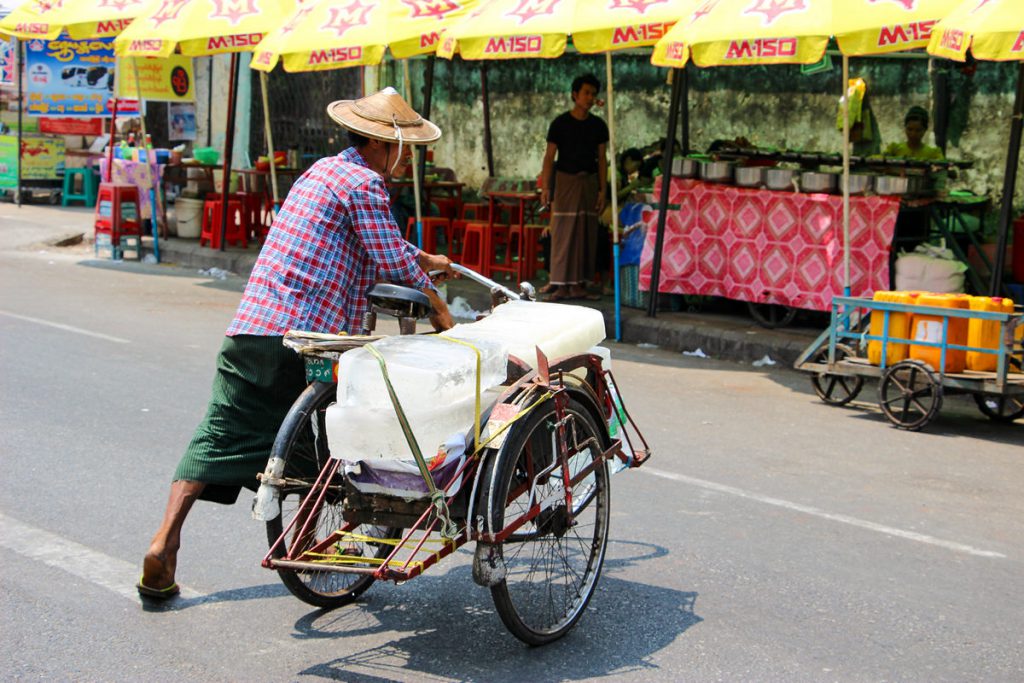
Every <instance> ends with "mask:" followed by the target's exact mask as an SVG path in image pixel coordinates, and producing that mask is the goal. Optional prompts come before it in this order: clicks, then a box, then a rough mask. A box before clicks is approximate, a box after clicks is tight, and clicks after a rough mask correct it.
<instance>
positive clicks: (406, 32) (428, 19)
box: [252, 0, 478, 71]
mask: <svg viewBox="0 0 1024 683" xmlns="http://www.w3.org/2000/svg"><path fill="white" fill-rule="evenodd" d="M477 2H478V0H448V1H446V2H438V1H437V0H384V1H383V2H377V3H372V2H370V1H369V0H343V1H342V2H338V0H318V1H316V2H312V3H306V4H304V5H302V6H300V7H299V8H297V9H296V10H295V12H294V13H293V14H292V15H291V16H290V17H289V18H288V19H287V20H286V21H284V22H283V23H282V24H281V25H280V26H279V27H278V28H276V29H274V30H273V31H271V32H270V33H269V34H267V36H266V37H265V38H264V39H263V40H262V41H261V42H260V44H259V45H257V46H256V49H255V50H254V56H253V61H252V68H254V69H259V70H260V71H271V70H273V68H274V66H275V65H276V64H277V63H278V61H281V62H282V63H283V65H284V70H285V71H320V70H325V69H336V68H341V67H350V66H365V65H374V64H380V62H381V60H382V59H383V57H384V53H385V51H386V50H387V49H389V48H390V50H391V55H392V56H393V57H395V58H397V59H405V58H407V57H414V56H417V55H425V54H433V53H434V51H435V50H436V49H437V45H438V43H439V41H440V35H441V31H443V30H444V29H445V28H446V27H448V26H450V25H451V24H452V23H453V22H454V21H456V20H458V19H461V18H462V17H463V16H465V15H466V13H467V12H468V10H469V9H471V8H472V7H474V6H475V5H476V4H477Z"/></svg>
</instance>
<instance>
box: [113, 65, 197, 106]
mask: <svg viewBox="0 0 1024 683" xmlns="http://www.w3.org/2000/svg"><path fill="white" fill-rule="evenodd" d="M135 61H136V64H137V65H138V71H139V82H140V84H141V86H142V98H143V99H144V100H151V101H153V102H194V101H195V99H196V98H195V89H194V84H195V79H194V78H193V74H192V58H191V57H186V56H185V55H170V56H169V57H164V58H160V59H148V58H138V59H136V60H135ZM117 64H118V67H117V68H118V74H119V76H118V78H117V95H118V97H119V98H121V99H126V98H135V97H136V96H137V94H138V86H136V84H135V65H133V64H132V62H131V60H130V59H119V60H118V61H117ZM120 106H121V105H120V102H119V103H118V109H120Z"/></svg>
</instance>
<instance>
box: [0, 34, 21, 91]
mask: <svg viewBox="0 0 1024 683" xmlns="http://www.w3.org/2000/svg"><path fill="white" fill-rule="evenodd" d="M17 59H18V53H17V47H16V46H15V43H14V38H11V39H10V40H4V39H3V38H0V85H14V84H15V83H16V82H17V80H18V75H17V74H16V73H15V72H14V71H15V68H16V67H17Z"/></svg>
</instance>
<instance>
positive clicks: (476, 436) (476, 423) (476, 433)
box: [437, 335, 483, 443]
mask: <svg viewBox="0 0 1024 683" xmlns="http://www.w3.org/2000/svg"><path fill="white" fill-rule="evenodd" d="M437 338H438V339H444V340H445V341H450V342H452V343H453V344H461V345H462V346H466V347H468V348H470V349H472V350H473V353H475V354H476V406H475V408H474V410H473V443H480V374H481V367H482V364H483V363H482V361H481V360H480V349H478V348H477V347H475V346H473V345H472V344H470V343H469V342H466V341H462V340H461V339H452V338H451V337H444V336H441V335H437Z"/></svg>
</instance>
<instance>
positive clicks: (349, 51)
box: [309, 45, 363, 66]
mask: <svg viewBox="0 0 1024 683" xmlns="http://www.w3.org/2000/svg"><path fill="white" fill-rule="evenodd" d="M362 58H363V48H362V47H361V46H359V45H353V46H351V47H336V48H332V49H330V50H316V51H314V52H311V53H309V65H310V66H316V65H317V64H342V63H344V62H354V61H356V60H359V59H362Z"/></svg>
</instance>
